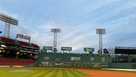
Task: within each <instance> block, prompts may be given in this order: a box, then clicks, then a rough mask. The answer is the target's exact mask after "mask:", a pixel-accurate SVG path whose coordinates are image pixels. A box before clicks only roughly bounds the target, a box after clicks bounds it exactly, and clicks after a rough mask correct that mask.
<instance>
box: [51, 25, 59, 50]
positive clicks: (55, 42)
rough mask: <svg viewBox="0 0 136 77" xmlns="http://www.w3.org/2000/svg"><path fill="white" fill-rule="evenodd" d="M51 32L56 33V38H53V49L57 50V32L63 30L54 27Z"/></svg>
mask: <svg viewBox="0 0 136 77" xmlns="http://www.w3.org/2000/svg"><path fill="white" fill-rule="evenodd" d="M51 32H52V33H53V34H54V40H53V51H54V52H57V41H58V40H57V34H58V33H60V32H61V30H60V29H59V28H52V29H51Z"/></svg>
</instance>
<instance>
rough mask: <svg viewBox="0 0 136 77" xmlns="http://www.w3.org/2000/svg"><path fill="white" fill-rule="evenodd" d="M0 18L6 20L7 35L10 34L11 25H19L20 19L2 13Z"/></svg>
mask: <svg viewBox="0 0 136 77" xmlns="http://www.w3.org/2000/svg"><path fill="white" fill-rule="evenodd" d="M0 20H1V21H3V22H5V26H6V27H5V36H6V37H9V36H10V26H11V25H18V21H17V20H16V19H14V18H12V17H10V16H7V15H4V14H0Z"/></svg>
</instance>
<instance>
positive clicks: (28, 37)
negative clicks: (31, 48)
mask: <svg viewBox="0 0 136 77" xmlns="http://www.w3.org/2000/svg"><path fill="white" fill-rule="evenodd" d="M16 38H20V39H25V40H28V41H30V40H31V37H30V36H28V35H23V34H17V36H16Z"/></svg>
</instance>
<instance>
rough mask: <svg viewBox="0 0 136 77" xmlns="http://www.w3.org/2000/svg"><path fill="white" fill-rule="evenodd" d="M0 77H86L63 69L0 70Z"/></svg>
mask: <svg viewBox="0 0 136 77" xmlns="http://www.w3.org/2000/svg"><path fill="white" fill-rule="evenodd" d="M0 77H85V74H84V73H82V72H80V71H78V70H76V69H63V68H0Z"/></svg>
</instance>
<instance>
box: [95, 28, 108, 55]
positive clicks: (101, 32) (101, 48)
mask: <svg viewBox="0 0 136 77" xmlns="http://www.w3.org/2000/svg"><path fill="white" fill-rule="evenodd" d="M96 34H98V35H99V51H98V53H99V54H102V51H103V39H102V35H104V34H106V30H105V29H104V28H97V29H96Z"/></svg>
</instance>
